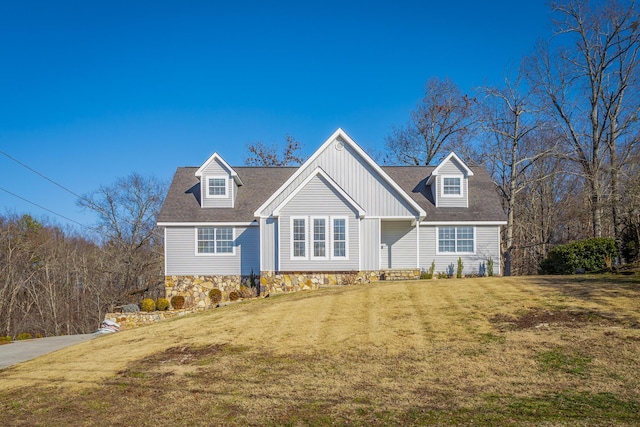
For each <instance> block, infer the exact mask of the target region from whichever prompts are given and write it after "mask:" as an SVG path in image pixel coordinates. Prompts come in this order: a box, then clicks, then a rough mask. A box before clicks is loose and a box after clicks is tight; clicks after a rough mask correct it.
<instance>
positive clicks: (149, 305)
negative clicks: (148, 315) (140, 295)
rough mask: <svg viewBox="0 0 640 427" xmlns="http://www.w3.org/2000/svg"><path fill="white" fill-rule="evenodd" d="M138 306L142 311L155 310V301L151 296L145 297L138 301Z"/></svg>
mask: <svg viewBox="0 0 640 427" xmlns="http://www.w3.org/2000/svg"><path fill="white" fill-rule="evenodd" d="M140 308H141V309H142V311H155V310H156V302H155V301H154V300H152V299H151V298H145V299H143V300H142V302H141V303H140Z"/></svg>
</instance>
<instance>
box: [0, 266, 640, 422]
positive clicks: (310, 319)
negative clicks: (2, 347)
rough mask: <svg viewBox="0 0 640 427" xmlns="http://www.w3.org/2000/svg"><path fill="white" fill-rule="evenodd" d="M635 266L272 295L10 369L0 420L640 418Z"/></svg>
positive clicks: (0, 384) (4, 376) (1, 386)
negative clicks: (599, 273)
mask: <svg viewBox="0 0 640 427" xmlns="http://www.w3.org/2000/svg"><path fill="white" fill-rule="evenodd" d="M639 323H640V279H639V278H638V276H634V277H625V278H616V277H613V276H604V277H595V276H584V277H571V278H567V277H562V278H556V277H533V278H480V279H464V280H438V281H412V282H395V283H394V282H391V283H376V284H371V285H358V286H350V287H337V288H330V289H322V290H319V291H314V292H309V293H297V294H288V295H278V296H275V297H271V298H268V299H260V300H253V301H247V302H244V303H242V304H236V305H232V306H227V307H223V308H220V309H217V310H212V311H209V312H205V313H202V314H199V315H193V316H188V317H185V318H180V319H176V320H172V321H168V322H164V323H160V324H156V325H152V326H148V327H144V328H140V329H137V330H131V331H124V332H120V333H118V334H113V335H108V336H104V337H99V338H97V339H94V340H92V341H90V342H87V343H83V344H80V345H77V346H74V347H71V348H67V349H64V350H61V351H58V352H55V353H52V354H50V355H46V356H43V357H40V358H38V359H35V360H33V361H30V362H26V363H23V364H20V365H18V366H16V367H13V368H10V369H6V370H3V371H0V425H110V426H118V425H122V426H125V425H153V426H162V425H256V426H257V425H274V426H275V425H278V426H279V425H292V426H293V425H296V426H297V425H347V424H348V425H363V426H364V425H471V424H473V425H594V426H595V425H639V424H640V422H639V420H640V389H639V385H638V384H639V383H638V379H639V378H638V377H639V375H638V372H640V356H639V355H640V326H639Z"/></svg>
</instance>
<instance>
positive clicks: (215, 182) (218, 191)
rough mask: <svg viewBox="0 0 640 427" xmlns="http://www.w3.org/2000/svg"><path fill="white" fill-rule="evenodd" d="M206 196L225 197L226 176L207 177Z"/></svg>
mask: <svg viewBox="0 0 640 427" xmlns="http://www.w3.org/2000/svg"><path fill="white" fill-rule="evenodd" d="M207 197H227V178H226V177H211V178H209V179H208V180H207Z"/></svg>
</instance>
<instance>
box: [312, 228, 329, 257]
mask: <svg viewBox="0 0 640 427" xmlns="http://www.w3.org/2000/svg"><path fill="white" fill-rule="evenodd" d="M313 256H314V258H325V257H326V256H327V221H326V219H325V218H313Z"/></svg>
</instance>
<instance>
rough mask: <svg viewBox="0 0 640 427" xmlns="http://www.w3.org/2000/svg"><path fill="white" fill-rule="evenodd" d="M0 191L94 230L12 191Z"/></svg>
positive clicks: (0, 188)
mask: <svg viewBox="0 0 640 427" xmlns="http://www.w3.org/2000/svg"><path fill="white" fill-rule="evenodd" d="M0 190H2V191H4V192H5V193H7V194H11V195H12V196H13V197H17V198H18V199H20V200H23V201H25V202H27V203H31V204H32V205H33V206H37V207H39V208H40V209H44V210H45V211H47V212H50V213H52V214H54V215H57V216H59V217H60V218H64V219H66V220H67V221H70V222H73V223H76V224H78V225H80V226H82V227H85V228H89V229H93V227H89V226H88V225H85V224H82V223H79V222H78V221H76V220H74V219H71V218H68V217H66V216H64V215H62V214H59V213H57V212H54V211H52V210H51V209H49V208H45V207H44V206H42V205H39V204H37V203H34V202H32V201H31V200H27V199H25V198H24V197H21V196H18V195H17V194H15V193H12V192H11V191H9V190H6V189H4V188H2V187H0Z"/></svg>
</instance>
